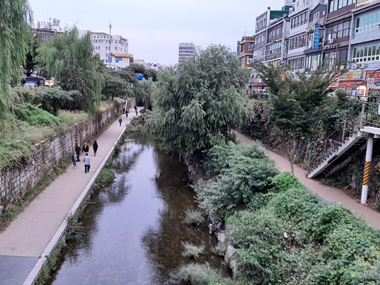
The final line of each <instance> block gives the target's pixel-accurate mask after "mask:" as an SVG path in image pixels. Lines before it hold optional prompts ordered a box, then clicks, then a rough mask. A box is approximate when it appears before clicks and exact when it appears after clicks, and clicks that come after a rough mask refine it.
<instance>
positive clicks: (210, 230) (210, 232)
mask: <svg viewBox="0 0 380 285" xmlns="http://www.w3.org/2000/svg"><path fill="white" fill-rule="evenodd" d="M208 233H209V234H210V235H212V224H209V225H208Z"/></svg>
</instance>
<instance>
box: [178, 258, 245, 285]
mask: <svg viewBox="0 0 380 285" xmlns="http://www.w3.org/2000/svg"><path fill="white" fill-rule="evenodd" d="M179 275H180V276H181V278H182V279H183V281H185V282H189V283H190V284H192V285H210V284H223V285H243V284H247V283H245V282H244V283H243V282H239V281H237V280H231V279H228V278H223V277H222V276H221V275H220V274H219V273H217V272H216V271H215V270H213V269H211V268H210V266H209V265H208V264H195V263H191V264H188V265H184V266H181V267H180V268H179Z"/></svg>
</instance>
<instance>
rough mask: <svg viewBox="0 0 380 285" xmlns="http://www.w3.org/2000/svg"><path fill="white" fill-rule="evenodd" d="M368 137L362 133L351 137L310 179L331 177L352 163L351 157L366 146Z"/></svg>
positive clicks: (310, 175) (311, 173)
mask: <svg viewBox="0 0 380 285" xmlns="http://www.w3.org/2000/svg"><path fill="white" fill-rule="evenodd" d="M366 142H367V139H366V136H365V134H363V133H361V132H359V131H358V132H356V133H354V134H352V135H351V136H349V137H348V138H347V139H346V140H345V141H344V142H343V144H342V145H341V146H340V147H339V148H338V149H337V150H335V151H334V152H333V153H332V154H330V155H329V156H328V157H327V158H326V159H325V160H324V161H323V162H322V163H321V164H320V165H319V166H318V167H317V168H315V169H314V170H313V171H312V172H310V174H309V175H308V177H309V178H315V177H317V176H318V175H320V174H324V175H325V176H330V175H331V174H333V173H334V172H336V171H338V170H339V169H341V168H342V167H344V166H345V165H347V164H348V163H349V162H350V161H351V155H352V154H353V153H354V152H355V151H357V150H358V149H363V148H365V146H366Z"/></svg>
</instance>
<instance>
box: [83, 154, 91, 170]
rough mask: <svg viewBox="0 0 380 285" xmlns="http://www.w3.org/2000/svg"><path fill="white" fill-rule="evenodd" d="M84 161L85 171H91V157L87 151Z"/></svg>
mask: <svg viewBox="0 0 380 285" xmlns="http://www.w3.org/2000/svg"><path fill="white" fill-rule="evenodd" d="M83 163H84V173H87V172H89V171H90V157H89V156H88V153H86V155H85V157H84V159H83Z"/></svg>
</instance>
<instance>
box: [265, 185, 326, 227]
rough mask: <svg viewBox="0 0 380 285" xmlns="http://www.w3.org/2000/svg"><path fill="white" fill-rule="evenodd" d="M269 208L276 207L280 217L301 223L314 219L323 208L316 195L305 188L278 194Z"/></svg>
mask: <svg viewBox="0 0 380 285" xmlns="http://www.w3.org/2000/svg"><path fill="white" fill-rule="evenodd" d="M268 206H270V207H274V209H275V213H276V214H277V215H278V216H279V217H281V218H283V219H286V220H290V221H294V222H296V223H300V222H305V221H306V220H307V219H309V218H310V217H312V216H313V215H314V213H315V212H316V211H317V209H318V207H320V206H321V202H320V201H319V199H318V198H317V196H316V195H315V194H313V193H311V192H310V191H308V190H306V189H305V188H300V189H297V188H294V189H290V190H288V191H286V192H282V193H280V194H278V195H277V196H276V197H275V198H273V199H272V200H271V201H270V202H269V204H268Z"/></svg>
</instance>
